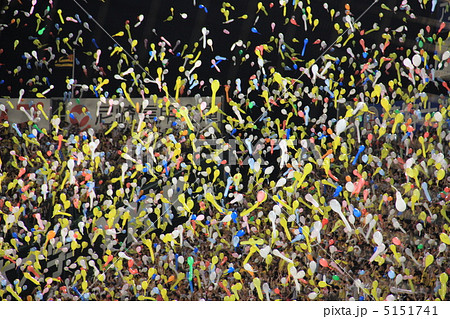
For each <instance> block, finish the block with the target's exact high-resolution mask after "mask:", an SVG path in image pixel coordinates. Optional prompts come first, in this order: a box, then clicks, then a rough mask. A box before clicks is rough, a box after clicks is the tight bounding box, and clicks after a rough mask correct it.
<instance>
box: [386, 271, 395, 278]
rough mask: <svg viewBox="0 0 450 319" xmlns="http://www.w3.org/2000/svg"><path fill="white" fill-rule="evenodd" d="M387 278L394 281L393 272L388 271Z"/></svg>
mask: <svg viewBox="0 0 450 319" xmlns="http://www.w3.org/2000/svg"><path fill="white" fill-rule="evenodd" d="M388 277H389V278H391V279H394V278H395V272H393V271H392V270H389V272H388Z"/></svg>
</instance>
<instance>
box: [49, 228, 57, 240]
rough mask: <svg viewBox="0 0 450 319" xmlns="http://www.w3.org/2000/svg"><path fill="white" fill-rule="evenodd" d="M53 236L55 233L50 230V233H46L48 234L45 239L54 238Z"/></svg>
mask: <svg viewBox="0 0 450 319" xmlns="http://www.w3.org/2000/svg"><path fill="white" fill-rule="evenodd" d="M55 236H56V233H55V231H54V230H51V231H49V232H48V234H47V239H49V240H50V239H52V238H55Z"/></svg>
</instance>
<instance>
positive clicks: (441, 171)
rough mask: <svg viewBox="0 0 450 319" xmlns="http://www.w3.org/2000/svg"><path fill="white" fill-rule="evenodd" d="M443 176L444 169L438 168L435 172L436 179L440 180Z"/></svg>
mask: <svg viewBox="0 0 450 319" xmlns="http://www.w3.org/2000/svg"><path fill="white" fill-rule="evenodd" d="M444 177H445V171H444V170H443V169H440V170H439V171H438V172H437V179H438V180H439V181H440V180H442V179H443V178H444Z"/></svg>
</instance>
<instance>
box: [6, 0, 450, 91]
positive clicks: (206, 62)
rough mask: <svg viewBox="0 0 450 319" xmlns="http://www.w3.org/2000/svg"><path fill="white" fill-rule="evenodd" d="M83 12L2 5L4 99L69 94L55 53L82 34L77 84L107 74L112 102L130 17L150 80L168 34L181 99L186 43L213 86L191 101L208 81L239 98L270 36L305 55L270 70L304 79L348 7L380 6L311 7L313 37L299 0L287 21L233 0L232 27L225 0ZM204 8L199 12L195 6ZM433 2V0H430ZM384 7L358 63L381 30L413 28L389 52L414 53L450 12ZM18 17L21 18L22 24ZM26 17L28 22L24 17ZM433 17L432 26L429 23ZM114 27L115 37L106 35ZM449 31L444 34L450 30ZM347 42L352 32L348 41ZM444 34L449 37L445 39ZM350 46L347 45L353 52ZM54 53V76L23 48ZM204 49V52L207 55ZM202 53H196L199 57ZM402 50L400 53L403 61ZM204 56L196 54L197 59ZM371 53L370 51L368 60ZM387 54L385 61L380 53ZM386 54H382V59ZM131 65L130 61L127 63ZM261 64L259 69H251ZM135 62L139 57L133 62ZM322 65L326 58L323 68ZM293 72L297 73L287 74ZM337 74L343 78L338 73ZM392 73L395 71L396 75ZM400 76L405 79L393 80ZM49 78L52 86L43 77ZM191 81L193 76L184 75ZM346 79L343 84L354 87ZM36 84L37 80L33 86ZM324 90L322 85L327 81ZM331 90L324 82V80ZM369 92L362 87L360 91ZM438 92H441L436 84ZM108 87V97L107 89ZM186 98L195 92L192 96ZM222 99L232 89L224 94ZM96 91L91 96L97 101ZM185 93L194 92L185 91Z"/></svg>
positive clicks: (373, 15) (105, 5) (171, 78)
mask: <svg viewBox="0 0 450 319" xmlns="http://www.w3.org/2000/svg"><path fill="white" fill-rule="evenodd" d="M77 1H78V3H79V4H80V5H82V6H83V8H84V9H85V10H86V11H87V12H88V13H89V14H90V15H92V18H93V19H89V17H88V16H87V14H86V13H85V12H83V11H82V10H81V9H80V8H79V7H78V6H77V5H76V3H75V2H74V1H73V0H64V1H61V0H59V1H58V0H55V1H53V8H51V10H50V11H48V13H47V14H46V15H44V13H45V10H46V8H47V7H48V6H49V2H48V1H38V2H37V4H36V7H35V9H34V12H33V14H32V15H31V16H30V17H26V16H25V12H29V10H30V8H31V1H26V0H23V1H17V0H11V1H2V2H1V3H2V5H1V7H2V8H3V10H2V13H1V15H0V23H1V24H2V25H3V26H2V27H1V29H3V30H2V31H0V47H1V51H0V52H1V54H0V81H1V84H0V96H11V97H17V96H18V95H19V93H18V92H19V90H20V89H22V88H23V89H25V97H35V96H36V93H37V92H42V91H44V90H46V89H47V88H48V84H53V85H54V86H55V88H54V89H53V90H52V91H51V92H50V93H48V94H47V95H46V96H47V97H52V96H59V97H61V96H63V94H64V92H65V91H66V90H67V88H66V83H65V81H66V79H68V78H71V77H72V68H70V67H65V68H58V67H56V66H55V65H54V62H55V60H58V59H59V58H61V57H63V56H64V54H63V53H61V52H58V51H57V50H56V47H57V46H56V41H57V38H59V40H60V42H61V44H60V48H61V49H65V50H66V52H67V53H68V54H71V53H72V52H71V50H70V49H69V48H68V46H66V45H65V44H63V41H62V39H64V38H66V37H68V36H69V34H71V33H72V34H73V38H72V39H71V40H69V44H70V45H71V46H72V48H74V49H76V62H77V65H76V67H75V79H76V80H77V82H78V83H79V84H88V85H90V84H94V85H95V83H96V81H97V78H98V77H100V76H101V77H102V78H103V79H105V78H108V79H109V80H110V81H111V82H110V84H109V85H107V86H105V87H104V89H105V91H108V94H109V96H111V95H114V94H115V93H116V92H115V91H116V89H117V88H118V87H119V86H120V84H119V83H118V82H117V81H114V80H113V76H114V74H116V73H117V63H118V57H117V56H118V55H117V54H116V55H114V56H113V57H109V55H110V52H111V50H112V48H113V47H114V46H115V45H116V44H115V43H114V42H113V40H112V39H111V38H110V37H109V36H108V35H107V34H106V32H107V33H109V34H110V35H113V34H116V33H117V32H119V31H124V32H125V35H124V36H123V37H115V39H116V40H117V41H118V43H119V44H120V45H123V47H124V48H125V50H126V51H128V52H130V44H129V43H128V36H127V33H126V30H125V27H124V26H125V23H126V22H127V21H128V22H129V24H130V26H131V27H130V29H131V33H132V38H133V39H136V40H138V41H139V43H138V45H137V50H136V52H135V53H134V55H135V56H136V57H137V60H138V61H139V63H140V65H141V66H142V67H144V68H146V67H148V71H149V74H150V75H151V76H152V77H153V78H155V77H157V73H156V69H157V68H158V67H160V66H162V65H161V62H160V61H158V62H155V61H153V62H152V63H150V64H148V60H149V53H148V52H149V51H150V50H151V49H150V44H151V43H155V44H156V51H157V52H159V51H160V47H159V46H158V42H160V41H161V38H160V37H161V36H163V37H164V38H165V39H167V40H168V41H169V42H170V43H171V44H172V46H174V45H175V43H176V42H177V41H180V44H179V46H178V47H177V48H176V50H175V51H174V54H171V53H169V52H167V53H166V57H167V58H168V64H167V65H166V66H165V68H166V69H167V70H168V73H167V74H166V75H165V79H164V82H166V83H167V85H168V88H169V92H170V93H171V94H174V90H173V88H174V85H175V79H176V77H177V76H179V75H181V76H183V74H181V73H179V72H178V68H179V66H181V65H183V62H184V59H183V57H182V56H177V55H176V53H181V51H182V49H183V46H184V45H187V46H188V47H187V49H186V51H185V54H187V53H190V52H192V50H193V48H194V43H196V42H198V43H199V48H200V50H201V51H202V55H201V57H200V59H201V60H202V62H203V65H202V66H201V67H200V68H199V69H197V70H196V73H198V79H199V81H200V80H204V81H205V83H206V85H204V86H203V87H202V88H199V86H197V87H196V88H194V89H193V90H192V92H191V95H193V94H196V93H200V94H201V95H210V89H209V86H208V82H209V79H218V80H219V81H220V82H221V84H225V83H226V82H227V81H231V92H232V90H233V89H234V88H235V85H234V81H235V79H236V78H240V79H241V80H242V91H243V92H244V93H246V91H247V87H248V80H249V77H250V76H251V75H253V74H256V71H257V70H258V66H257V63H256V61H257V58H256V55H255V53H254V49H255V47H256V46H257V45H260V44H264V43H269V44H271V45H273V46H274V47H275V48H276V45H275V43H274V42H273V41H272V42H271V41H270V40H271V37H275V38H277V37H278V34H279V33H282V34H284V38H285V42H286V43H287V44H288V45H289V46H291V47H292V48H293V49H294V50H295V51H296V52H297V54H298V56H297V58H298V59H300V60H301V61H296V65H297V70H295V69H294V62H293V61H291V60H289V59H288V58H286V59H284V60H283V59H282V58H281V56H280V55H279V54H278V53H277V50H276V49H275V50H274V51H273V52H272V53H270V54H269V53H267V52H265V54H264V58H265V59H266V60H267V63H266V70H268V68H267V67H268V66H273V67H274V68H275V69H276V71H278V72H280V73H282V75H284V76H288V77H293V78H297V77H299V76H300V75H301V72H300V71H299V70H298V68H300V67H303V66H305V63H306V62H308V61H309V60H311V59H317V57H319V55H320V54H321V52H322V50H321V49H320V45H317V44H316V45H313V42H314V41H315V40H317V39H320V40H323V41H326V43H327V45H330V44H331V43H332V42H333V41H334V40H335V39H336V38H337V32H336V30H335V29H334V24H335V23H339V24H340V26H341V28H344V29H345V27H344V26H343V21H342V19H343V17H344V15H345V4H347V3H348V4H349V5H350V8H351V14H352V15H353V17H354V18H357V17H359V16H360V14H362V13H363V12H364V10H366V9H367V8H368V7H369V6H370V5H371V4H372V2H371V1H348V0H347V1H329V3H328V6H329V10H331V9H334V10H335V11H336V12H339V13H340V16H338V17H337V18H334V20H333V21H332V20H331V18H330V15H329V13H328V12H327V11H326V10H325V9H324V7H323V1H311V7H312V10H311V12H312V14H313V19H316V18H318V19H319V20H320V23H319V25H318V26H317V28H316V29H315V30H314V31H313V32H312V31H311V26H309V25H308V28H309V30H308V32H305V31H304V28H303V20H302V17H301V14H302V11H301V9H299V8H297V9H296V10H295V11H294V9H293V6H292V4H291V3H290V2H289V4H288V5H287V13H286V16H285V17H284V16H283V10H282V9H281V8H280V5H279V3H278V1H274V2H273V4H274V5H273V7H272V8H270V3H271V2H270V1H263V3H264V5H265V8H266V10H267V11H268V13H269V15H268V16H266V15H265V14H264V13H263V12H262V11H260V12H259V13H258V14H257V13H256V11H257V7H258V2H259V1H256V0H250V1H231V2H230V3H231V5H233V6H234V8H235V10H230V19H235V21H234V22H233V23H229V24H223V22H224V21H225V18H224V15H223V14H222V13H221V8H222V6H223V2H221V1H207V0H202V1H173V0H164V1H161V0H153V1H139V0H128V1H119V0H110V1H108V0H105V1H99V0H90V1H85V0H77ZM194 2H195V3H196V6H194V5H193V3H194ZM381 2H383V3H384V4H385V5H386V6H387V7H389V8H394V7H395V6H397V7H399V6H400V4H401V2H402V1H396V0H389V1H380V3H381ZM429 2H430V4H431V1H429ZM303 3H304V7H306V6H307V1H303ZM380 3H377V4H375V5H374V6H373V7H372V8H371V9H370V10H369V11H368V12H367V13H366V14H365V15H364V17H363V18H362V19H361V23H362V27H361V28H362V29H365V30H369V29H372V26H373V24H374V23H375V22H376V23H378V24H379V26H380V31H378V32H373V33H371V34H368V35H364V36H363V37H361V36H360V34H359V33H358V32H356V33H355V37H354V39H353V40H352V41H354V45H353V47H352V50H353V52H354V53H355V54H356V55H358V59H357V61H355V62H356V63H357V65H360V64H363V63H365V62H366V61H367V60H366V59H364V58H362V57H361V56H360V54H361V53H362V48H361V46H360V44H359V40H360V39H361V38H363V39H364V40H365V43H366V46H367V47H369V48H370V47H371V45H372V44H375V45H376V46H377V47H378V46H379V43H381V42H384V39H383V38H382V37H381V35H382V33H383V32H382V31H384V30H385V28H390V29H395V28H397V27H399V26H401V25H407V26H408V31H407V32H405V34H406V35H407V39H408V41H407V43H406V44H400V43H398V41H396V40H395V39H393V41H392V43H391V45H390V47H388V49H387V50H386V53H385V56H388V55H389V54H390V53H391V52H394V51H395V52H399V51H398V50H397V49H398V47H399V46H404V47H405V50H406V48H407V47H412V45H414V44H417V39H416V38H417V33H418V32H419V30H420V29H421V28H424V27H425V25H426V22H427V20H426V19H428V22H429V21H432V22H433V21H436V20H433V19H440V17H441V14H442V12H441V9H440V8H439V5H438V6H437V8H436V11H435V12H434V13H431V10H430V4H429V5H428V7H427V8H425V9H421V8H420V6H419V5H418V1H410V3H409V5H411V6H412V12H414V14H415V16H416V17H417V18H416V19H411V17H410V16H409V15H408V14H407V12H406V11H405V10H400V9H398V10H396V12H395V13H394V11H388V10H386V9H383V8H382V7H381V4H380ZM199 5H203V6H205V7H206V8H207V10H208V13H206V12H205V10H204V9H203V8H199ZM171 8H173V12H174V15H173V19H172V20H171V21H165V20H167V18H168V17H170V16H171ZM58 9H61V10H62V14H63V16H64V18H65V17H68V16H69V17H73V18H74V17H75V15H76V14H78V16H79V19H80V20H81V21H82V22H83V23H84V22H87V23H88V24H89V27H90V30H92V32H91V31H89V30H87V29H86V28H84V27H83V25H82V24H80V23H73V22H69V21H65V24H64V25H62V24H61V22H60V19H59V16H58V13H57V10H58ZM35 13H39V14H40V16H41V17H42V18H43V19H44V21H42V22H41V24H40V29H42V28H43V27H44V26H45V27H46V29H45V31H44V32H43V33H42V35H38V33H37V32H36V25H37V18H36V16H35ZM181 13H186V14H187V15H188V17H187V18H186V19H183V18H182V17H181V16H180V14H181ZM380 13H383V17H382V18H380ZM140 14H143V15H144V17H145V18H144V21H143V22H142V24H141V25H140V26H139V27H137V28H135V27H134V24H135V23H136V22H137V19H138V16H139V15H140ZM244 14H247V15H248V18H247V19H238V17H240V16H242V15H244ZM292 16H295V19H296V21H297V23H298V24H299V25H300V26H295V25H293V24H292V23H289V22H288V23H287V24H285V22H286V19H288V18H290V17H292ZM256 17H259V20H258V21H257V23H256V24H255V25H254V22H255V18H256ZM14 19H15V21H14ZM19 19H20V23H18V22H17V21H18V20H19ZM424 19H425V21H423V20H424ZM94 20H95V21H97V22H98V23H99V24H100V25H101V26H102V27H103V28H104V30H102V29H101V28H100V27H99V26H98V25H97V24H96V23H95V22H94ZM12 22H13V23H12ZM272 22H275V23H276V27H275V30H274V32H273V33H272V30H271V23H272ZM56 23H57V24H59V25H60V27H61V31H60V32H58V30H57V29H56V27H55V24H56ZM434 24H435V25H433V24H430V26H431V34H433V33H435V32H436V29H437V27H438V23H437V22H434ZM253 26H254V27H255V28H256V29H257V30H258V32H259V34H257V33H254V32H252V31H251V29H252V27H253ZM202 27H206V28H207V29H208V30H210V34H209V35H208V38H211V39H213V41H214V51H213V52H211V50H210V48H209V47H207V49H203V48H201V47H202V42H201V41H199V39H200V37H201V36H202V32H201V29H202ZM224 28H226V29H227V30H229V31H230V34H229V35H226V34H225V33H223V29H224ZM78 30H82V31H83V32H82V34H81V37H82V38H83V44H84V45H83V46H80V45H79V44H78V45H73V44H72V42H73V41H74V39H75V38H76V36H77V34H78ZM105 31H106V32H105ZM444 31H445V30H444ZM305 37H307V38H308V39H309V43H308V45H307V49H306V51H305V56H304V57H302V56H301V55H300V53H301V51H302V49H303V40H304V38H305ZM293 38H296V39H297V40H298V42H293ZM346 38H347V37H346V36H345V35H344V40H345V39H346ZM444 38H445V36H444ZM36 39H37V40H39V41H40V43H42V44H43V46H42V47H41V48H38V47H37V46H36V44H35V43H33V41H36ZM92 39H95V42H96V43H97V44H98V47H99V48H100V49H101V50H102V54H101V58H100V63H99V65H98V67H99V68H98V69H97V70H96V69H94V68H93V67H92V66H93V63H94V62H95V59H94V57H93V56H92V53H93V52H95V51H96V50H97V48H96V46H95V45H94V44H93V42H92ZM240 39H241V40H242V41H243V42H244V43H245V44H247V43H248V44H250V45H249V46H248V47H247V49H244V50H243V52H241V53H242V54H240V53H239V50H237V49H235V50H234V51H231V50H230V47H231V46H232V44H233V43H235V42H236V41H238V40H240ZM15 40H18V41H19V44H18V45H17V47H16V49H14V42H15ZM350 44H351V42H350V43H349V45H348V46H350ZM49 47H52V48H53V53H54V54H55V55H56V57H55V60H53V61H51V62H50V63H49V64H48V67H49V68H51V69H52V73H50V72H49V71H48V69H47V67H45V66H43V65H41V66H39V64H38V63H36V62H37V61H36V59H34V58H32V59H31V60H30V61H29V64H28V65H27V63H26V59H25V57H24V52H28V53H30V54H31V52H32V51H33V50H36V52H37V55H38V59H39V60H43V59H46V60H48V59H49V58H50V54H49V52H48V51H47V50H46V49H48V48H49ZM345 49H346V48H344V49H338V48H336V49H335V50H330V52H328V53H329V54H330V55H332V56H336V57H341V56H343V55H347V56H348V54H347V53H346V51H345ZM428 49H430V50H431V49H434V45H430V46H429V47H428ZM198 51H199V50H197V52H198ZM197 52H196V53H197ZM401 53H402V52H399V55H400V54H401ZM246 54H249V55H250V57H249V59H248V60H246V61H245V62H242V63H240V59H241V58H242V57H243V56H245V55H246ZM195 55H196V54H195ZM216 55H220V56H222V57H226V58H227V59H228V60H227V61H222V62H221V63H220V64H218V66H219V67H220V69H221V71H222V72H220V73H219V72H217V71H216V70H215V69H214V68H211V67H210V66H211V63H210V61H211V59H212V58H214V57H215V56H216ZM233 56H235V57H236V58H237V60H238V63H237V65H233V61H232V57H233ZM370 56H371V52H369V57H370ZM379 57H380V55H379ZM379 57H378V58H379ZM128 59H129V60H130V58H128ZM252 62H253V63H254V65H252ZM130 63H131V60H130ZM320 65H323V64H322V62H319V66H320ZM18 66H19V67H20V68H21V70H20V72H17V73H15V72H14V70H15V69H16V71H17V67H18ZM83 66H85V67H86V69H87V76H86V75H85V74H84V72H83ZM191 66H192V65H191V64H189V63H188V64H187V67H186V69H190V67H191ZM286 66H287V67H289V68H290V70H286ZM342 67H343V68H344V69H345V68H346V67H349V68H351V65H348V66H347V65H342ZM127 68H128V67H127V66H125V63H124V65H123V67H122V71H124V70H126V69H127ZM135 72H136V73H143V70H142V69H141V68H140V67H138V66H137V67H135ZM334 73H335V75H338V74H339V72H338V71H335V72H334ZM391 73H395V70H394V72H391ZM345 74H346V80H348V78H347V77H348V76H349V74H352V72H348V71H347V70H346V73H345ZM36 76H38V77H39V78H38V79H37V81H35V82H34V83H33V82H30V81H29V80H30V79H32V78H33V77H36ZM383 76H384V77H385V78H386V79H388V78H390V77H389V76H388V75H387V74H385V73H384V74H383ZM394 76H396V75H395V74H394ZM44 78H46V80H45V81H44V80H43V79H44ZM183 78H184V76H183ZM127 80H130V81H129V84H131V80H132V79H131V77H130V76H128V77H127ZM301 80H302V81H305V85H307V86H309V85H310V83H308V81H309V79H308V78H307V77H306V76H303V77H302V78H301ZM346 82H348V81H343V86H345V85H346ZM27 83H28V84H27ZM318 84H320V83H318ZM320 85H323V84H320ZM147 87H148V88H149V89H150V91H151V93H159V92H158V90H157V86H156V85H155V84H147ZM361 88H362V87H361ZM430 89H432V88H431V87H430ZM105 91H104V92H105ZM185 92H186V91H185ZM219 93H222V94H223V93H224V92H223V91H221V92H219ZM89 94H90V95H89ZM132 94H134V95H135V96H138V95H139V92H138V91H137V90H136V89H135V90H134V91H133V92H132ZM185 94H186V93H185ZM84 97H94V94H93V92H92V91H91V92H89V93H85V95H84Z"/></svg>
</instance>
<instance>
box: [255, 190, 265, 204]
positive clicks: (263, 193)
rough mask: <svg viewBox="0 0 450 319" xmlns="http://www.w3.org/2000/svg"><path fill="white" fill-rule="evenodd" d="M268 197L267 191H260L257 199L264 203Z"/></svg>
mask: <svg viewBox="0 0 450 319" xmlns="http://www.w3.org/2000/svg"><path fill="white" fill-rule="evenodd" d="M266 197H267V194H266V192H264V191H259V192H258V194H257V195H256V200H257V201H258V202H260V203H262V202H263V201H264V200H265V199H266Z"/></svg>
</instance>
